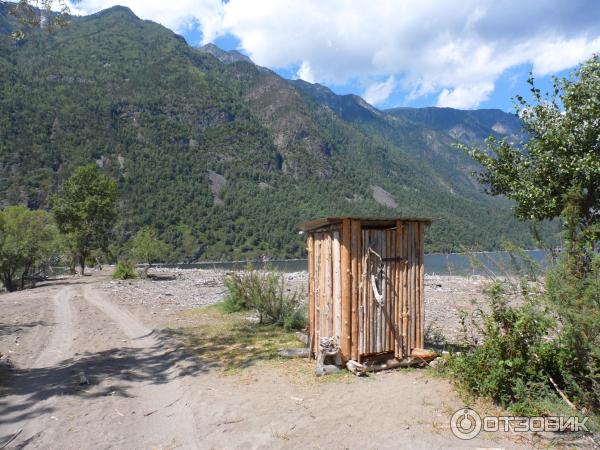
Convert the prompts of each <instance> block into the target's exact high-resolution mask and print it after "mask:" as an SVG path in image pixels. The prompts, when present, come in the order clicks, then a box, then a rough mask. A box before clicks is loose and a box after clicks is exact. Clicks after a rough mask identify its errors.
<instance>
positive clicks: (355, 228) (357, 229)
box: [350, 220, 362, 361]
mask: <svg viewBox="0 0 600 450" xmlns="http://www.w3.org/2000/svg"><path fill="white" fill-rule="evenodd" d="M350 227H351V230H352V231H351V234H352V245H351V254H350V258H351V265H352V339H351V340H352V352H351V353H352V359H353V360H355V361H358V286H359V280H358V278H359V277H358V258H359V257H360V241H361V230H362V224H361V222H360V221H359V220H353V221H352V223H351V225H350Z"/></svg>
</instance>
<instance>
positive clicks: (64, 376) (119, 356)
mask: <svg viewBox="0 0 600 450" xmlns="http://www.w3.org/2000/svg"><path fill="white" fill-rule="evenodd" d="M153 333H154V332H153ZM154 334H155V337H156V339H157V343H156V345H154V346H153V347H150V348H131V347H121V348H114V349H110V350H106V351H102V352H97V353H85V354H81V355H77V356H76V357H74V358H71V359H66V360H64V361H62V362H61V363H59V364H57V365H55V366H52V367H43V368H33V369H22V370H20V369H15V370H13V371H12V374H11V377H10V378H9V381H8V385H7V392H5V394H6V395H5V396H3V397H0V422H3V423H16V422H19V421H22V420H27V419H32V418H35V417H38V416H39V415H41V414H45V413H49V412H52V410H53V408H52V407H51V406H47V404H45V403H44V400H47V399H49V398H52V397H55V396H77V397H80V398H82V399H92V398H98V397H103V396H108V395H113V396H114V395H118V396H122V397H130V396H131V394H130V393H129V391H130V389H131V388H132V386H133V383H139V382H142V383H151V384H163V383H168V382H169V381H171V380H172V379H174V378H177V377H183V376H187V375H192V376H193V375H198V374H202V373H206V372H207V371H208V370H210V369H211V368H212V367H216V365H215V364H211V363H210V362H208V361H203V360H200V359H199V358H197V357H195V356H194V355H193V353H190V352H189V351H188V350H187V349H186V347H185V346H183V345H181V344H180V343H178V342H175V340H174V339H173V338H172V337H170V336H169V335H168V334H163V333H154ZM85 380H87V381H88V382H89V384H87V383H86V382H85ZM12 395H16V396H19V397H20V398H19V400H18V402H14V401H10V398H9V397H10V396H12ZM2 442H3V438H2V437H0V443H2Z"/></svg>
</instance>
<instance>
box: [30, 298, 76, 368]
mask: <svg viewBox="0 0 600 450" xmlns="http://www.w3.org/2000/svg"><path fill="white" fill-rule="evenodd" d="M74 295H75V292H74V291H73V289H72V288H70V287H64V288H62V289H60V290H59V291H58V292H57V293H56V295H54V297H53V298H52V304H53V308H54V325H53V326H52V330H51V334H50V339H49V340H48V344H47V345H46V346H45V347H44V349H43V350H42V351H41V353H40V354H39V355H38V357H37V358H36V359H35V361H34V363H33V365H32V367H33V368H42V367H50V366H54V365H56V364H58V363H59V362H61V361H63V360H65V359H67V358H69V357H71V356H72V344H73V339H74V338H75V331H74V330H75V327H74V323H73V322H74V320H75V316H76V314H75V313H74V311H73V310H72V308H71V299H72V298H73V296H74Z"/></svg>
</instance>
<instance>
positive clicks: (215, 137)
mask: <svg viewBox="0 0 600 450" xmlns="http://www.w3.org/2000/svg"><path fill="white" fill-rule="evenodd" d="M15 26H16V24H15V22H14V20H13V19H12V18H10V17H8V16H7V11H6V6H5V5H3V4H0V168H1V169H0V205H2V206H5V205H8V204H15V203H21V204H26V205H28V206H29V207H30V208H46V207H48V195H49V194H50V193H51V192H53V191H55V190H56V189H57V188H58V187H59V186H60V183H61V182H62V181H63V180H64V179H65V178H66V177H67V176H68V175H69V174H70V173H71V172H72V170H73V169H74V168H75V167H77V166H79V165H82V164H86V163H90V162H95V163H96V164H98V165H99V166H101V167H102V168H103V169H104V170H105V171H106V172H107V173H108V174H110V175H111V176H112V177H114V179H116V180H117V181H118V184H119V188H120V192H121V201H120V205H119V210H120V215H119V221H118V223H117V225H116V239H117V240H118V241H120V242H123V241H125V240H126V239H128V238H129V237H131V235H132V234H133V233H135V231H136V230H137V229H139V228H140V227H141V226H143V225H147V224H150V225H153V226H155V227H156V228H157V229H158V231H159V233H160V234H161V236H162V237H163V239H165V240H167V241H169V242H170V243H172V244H173V245H174V246H175V247H177V248H178V252H176V253H175V255H174V256H173V257H174V258H179V259H181V258H188V257H192V256H193V257H195V258H202V259H214V258H226V259H237V258H245V257H255V256H258V255H271V256H280V257H282V256H286V257H290V256H301V255H302V254H303V253H304V251H305V250H304V238H303V237H302V236H299V235H298V234H297V232H296V228H295V225H296V224H297V223H298V222H301V221H303V220H306V219H311V218H315V217H318V216H324V215H342V214H344V215H346V214H348V215H350V214H353V215H358V214H362V215H376V216H395V215H411V216H412V215H418V216H427V217H431V218H433V219H435V222H434V224H433V225H432V226H431V228H430V230H429V232H428V240H427V249H428V251H449V250H458V249H460V248H461V247H462V246H474V245H478V246H479V247H480V248H482V249H494V248H497V247H498V245H499V244H500V243H501V242H502V241H503V240H505V239H509V240H512V241H515V242H518V243H520V244H523V245H531V241H530V238H529V237H528V236H529V233H528V226H527V224H523V223H519V222H516V221H515V220H513V219H512V218H511V214H510V209H509V205H508V203H507V202H506V201H505V200H502V199H494V198H490V197H488V196H486V195H485V194H484V193H483V192H482V188H481V187H480V186H478V185H477V184H476V183H474V181H473V179H472V178H471V177H470V175H469V172H470V171H471V170H473V169H475V168H476V167H475V166H474V165H473V163H472V162H471V161H470V160H469V159H468V158H467V157H466V156H464V155H463V154H462V153H461V152H459V151H457V150H456V149H454V148H453V147H452V144H453V143H455V142H456V141H457V139H458V140H463V141H464V139H461V137H460V136H458V135H457V134H456V132H455V131H456V127H457V126H458V127H460V126H464V127H465V129H468V130H471V129H472V127H474V125H473V124H472V122H473V120H472V119H469V121H467V119H460V118H459V119H457V120H458V122H457V123H452V124H448V123H446V122H443V123H439V124H438V123H437V122H436V121H432V119H430V118H428V117H429V116H428V115H427V114H425V117H422V116H421V115H420V113H419V112H418V111H420V110H416V111H417V112H411V110H393V111H388V112H382V111H379V110H377V109H375V108H373V107H372V106H370V105H368V104H367V103H365V102H364V101H363V100H362V99H360V98H359V97H356V96H337V95H335V94H334V93H333V92H331V91H329V90H328V89H327V88H324V87H322V86H319V85H311V84H308V83H305V82H301V81H289V80H285V79H283V78H281V77H279V76H277V75H276V74H274V73H273V72H271V71H269V70H267V69H265V68H261V67H258V66H256V65H254V64H252V62H250V61H249V60H247V58H246V57H244V56H243V55H241V54H239V53H231V52H223V51H219V50H220V49H218V48H216V47H205V48H203V49H196V48H192V47H190V46H188V45H187V43H186V42H185V40H184V39H183V38H181V37H180V36H178V35H176V34H174V33H172V32H171V31H170V30H168V29H166V28H164V27H162V26H160V25H158V24H156V23H153V22H149V21H143V20H140V19H138V18H137V17H136V16H135V15H134V14H133V13H132V12H131V11H130V10H129V9H127V8H123V7H114V8H111V9H108V10H105V11H102V12H100V13H97V14H94V15H91V16H86V17H81V18H73V19H72V20H71V23H70V25H69V26H68V27H67V28H65V29H59V30H56V31H54V32H52V33H46V32H33V33H29V34H28V35H27V37H26V38H25V39H24V40H22V41H19V42H15V41H13V40H12V39H11V38H10V37H9V33H10V32H11V31H12V30H13V29H14V27H15ZM453 111H455V110H453ZM466 113H469V114H467V116H468V117H471V115H472V114H475V115H477V112H476V111H475V112H464V111H459V112H456V114H458V115H459V116H460V115H461V114H466ZM494 114H498V115H499V117H500V118H504V119H498V121H499V122H500V123H504V122H502V120H505V121H508V122H510V123H512V122H511V120H513V119H514V117H513V118H512V119H510V118H506V117H512V116H509V115H508V114H505V113H502V112H495V113H494ZM492 122H493V120H492V121H491V122H490V121H485V120H483V119H481V120H480V121H479V122H477V124H478V125H477V127H479V128H477V127H476V132H473V134H474V135H476V139H471V138H469V140H468V142H469V143H473V142H479V140H480V139H481V138H482V136H484V135H485V134H486V133H487V132H488V131H489V130H492V132H495V131H494V124H495V123H496V122H494V123H492ZM469 127H471V128H469ZM496 128H497V130H496V131H498V130H499V131H498V132H501V131H504V130H500V128H498V127H496ZM452 130H455V131H452ZM453 133H454V134H453ZM467 134H468V133H467ZM488 134H489V133H488ZM500 134H502V133H500ZM509 134H510V135H511V136H512V135H515V136H516V135H517V134H518V127H517V128H515V129H514V130H513V129H511V130H510V133H509ZM469 136H471V135H470V134H469ZM186 230H187V231H191V232H192V234H193V236H194V237H195V240H196V241H197V245H195V246H193V247H194V248H193V249H192V248H190V246H189V245H188V246H187V248H186V249H182V248H181V240H182V236H183V235H184V234H185V233H184V231H186Z"/></svg>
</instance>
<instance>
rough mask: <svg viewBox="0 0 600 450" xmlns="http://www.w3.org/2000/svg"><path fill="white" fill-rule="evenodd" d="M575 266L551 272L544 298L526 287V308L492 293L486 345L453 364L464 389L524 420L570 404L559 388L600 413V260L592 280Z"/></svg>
mask: <svg viewBox="0 0 600 450" xmlns="http://www.w3.org/2000/svg"><path fill="white" fill-rule="evenodd" d="M569 267H572V265H570V263H568V262H567V261H565V262H563V263H562V264H560V265H558V266H557V267H555V268H552V269H550V270H549V271H548V272H547V274H546V283H545V286H546V289H545V291H544V292H540V293H533V292H528V291H527V287H526V285H527V283H526V282H522V283H521V284H520V286H519V287H518V290H519V291H520V294H521V295H520V298H521V300H522V302H521V304H520V305H519V306H514V305H511V304H509V298H510V297H511V295H509V293H508V292H507V290H506V286H503V285H501V284H499V283H495V284H493V285H492V286H491V287H490V289H489V290H488V292H487V293H488V297H489V307H490V308H489V311H488V312H483V311H481V310H479V311H478V315H479V317H481V319H482V325H481V326H480V327H479V329H478V330H477V332H478V334H479V335H481V336H482V337H483V342H482V343H481V345H472V346H471V348H470V349H468V350H467V351H465V352H463V353H462V354H458V355H454V356H453V357H451V358H450V360H449V364H448V369H447V370H449V371H450V373H451V374H452V375H453V376H454V377H455V378H456V379H457V380H458V382H459V385H460V386H462V387H463V388H465V390H466V391H468V392H469V393H471V394H473V395H475V396H482V397H488V398H491V399H492V400H494V401H495V402H496V403H498V404H500V405H502V406H504V407H507V408H508V409H510V410H511V411H512V412H514V413H516V414H522V415H536V414H544V413H550V412H551V411H548V410H547V408H548V405H553V404H554V405H556V404H557V403H558V402H561V401H562V400H560V399H559V397H558V393H557V390H556V387H555V386H554V383H556V385H557V387H558V389H560V390H561V391H562V392H563V393H564V394H565V395H566V396H567V397H568V398H569V399H570V400H571V401H572V402H573V403H574V404H575V405H577V407H578V408H579V409H581V410H587V411H593V412H596V411H598V410H599V409H600V257H599V256H596V257H595V258H594V261H593V264H592V268H593V269H592V271H591V272H590V273H588V274H586V275H585V276H578V275H577V274H574V273H572V271H571V270H570V269H569ZM514 293H515V291H513V292H512V293H511V294H514ZM553 382H554V383H553Z"/></svg>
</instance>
